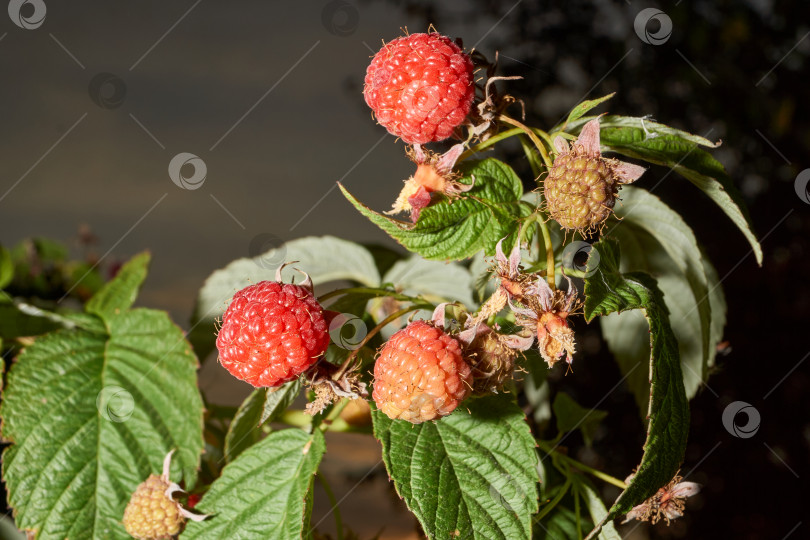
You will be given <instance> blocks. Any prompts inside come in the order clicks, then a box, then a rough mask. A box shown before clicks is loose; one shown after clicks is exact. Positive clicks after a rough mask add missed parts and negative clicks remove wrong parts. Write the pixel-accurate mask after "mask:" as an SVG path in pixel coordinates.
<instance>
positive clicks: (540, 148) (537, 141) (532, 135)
mask: <svg viewBox="0 0 810 540" xmlns="http://www.w3.org/2000/svg"><path fill="white" fill-rule="evenodd" d="M498 120H500V121H501V122H504V123H506V124H511V125H513V126H515V127H518V128H520V129H521V130H523V132H524V133H525V134H526V135H528V136H529V138H530V139H531V140H532V142H533V143H534V145H535V146H536V147H537V151H538V152H540V156H541V157H542V158H543V163H545V164H546V166H547V167H551V158H550V157H549V155H548V149H546V145H545V144H543V141H541V140H540V138H539V137H538V136H537V133H535V131H534V130H533V129H532V128H530V127H528V126H527V125H525V124H523V123H521V122H518V121H517V120H515V119H514V118H510V117H509V116H506V115H503V114H501V115H499V116H498ZM544 133H545V132H544ZM547 136H548V135H545V136H544V138H545V137H547Z"/></svg>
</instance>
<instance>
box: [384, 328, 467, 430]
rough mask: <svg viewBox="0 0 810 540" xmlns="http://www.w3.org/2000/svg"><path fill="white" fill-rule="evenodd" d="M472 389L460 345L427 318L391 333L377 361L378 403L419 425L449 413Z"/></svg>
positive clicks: (390, 413)
mask: <svg viewBox="0 0 810 540" xmlns="http://www.w3.org/2000/svg"><path fill="white" fill-rule="evenodd" d="M471 388H472V373H471V369H470V366H469V365H468V364H467V362H466V361H465V360H464V358H463V356H462V351H461V344H460V343H459V342H458V340H456V339H455V338H453V337H451V336H449V335H447V334H446V333H445V332H444V331H443V330H441V329H439V328H436V327H435V326H433V325H431V324H428V323H426V322H424V321H414V322H412V323H411V324H409V325H408V326H407V327H406V328H404V329H402V330H400V331H399V332H397V333H395V334H394V335H393V336H391V339H389V340H388V342H387V343H386V344H385V345H384V346H383V348H382V350H381V351H380V356H379V358H377V362H376V364H375V365H374V392H373V394H372V396H373V398H374V402H375V403H376V404H377V408H378V409H380V410H381V411H382V412H383V413H385V414H386V415H387V416H388V417H389V418H392V419H395V420H396V419H400V420H407V421H408V422H412V423H414V424H419V423H421V422H426V421H428V420H436V419H438V418H441V417H442V416H446V415H448V414H450V413H451V412H453V411H454V410H455V409H456V407H458V405H459V403H461V402H462V401H463V400H464V399H466V398H467V396H469V394H470V390H471Z"/></svg>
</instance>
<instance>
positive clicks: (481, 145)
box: [458, 128, 523, 161]
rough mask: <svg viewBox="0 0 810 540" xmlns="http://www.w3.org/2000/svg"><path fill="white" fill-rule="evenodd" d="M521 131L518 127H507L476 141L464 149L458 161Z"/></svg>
mask: <svg viewBox="0 0 810 540" xmlns="http://www.w3.org/2000/svg"><path fill="white" fill-rule="evenodd" d="M521 133H523V130H522V129H520V128H513V129H507V130H506V131H502V132H500V133H498V134H497V135H493V136H492V137H490V138H489V139H487V140H485V141H484V142H481V143H478V144H476V145H475V146H473V147H472V148H468V149H467V150H465V151H464V152H463V153H462V154H461V155H460V156H459V157H458V161H463V160H465V159H467V158H468V157H470V156H472V155H473V154H476V153H478V152H480V151H481V150H485V149H487V148H489V147H490V146H493V145H494V144H495V143H498V142H500V141H502V140H504V139H508V138H509V137H514V136H515V135H520V134H521Z"/></svg>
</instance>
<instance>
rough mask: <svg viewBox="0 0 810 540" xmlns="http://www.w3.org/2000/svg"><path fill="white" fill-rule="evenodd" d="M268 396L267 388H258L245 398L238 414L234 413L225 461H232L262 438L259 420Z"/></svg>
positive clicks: (227, 439)
mask: <svg viewBox="0 0 810 540" xmlns="http://www.w3.org/2000/svg"><path fill="white" fill-rule="evenodd" d="M266 396H267V389H266V388H257V389H255V390H254V391H253V392H251V393H250V395H248V397H246V398H245V400H244V401H243V402H242V404H241V405H239V408H238V409H237V410H236V414H235V415H233V420H231V423H230V425H229V426H228V433H226V434H225V449H224V452H223V453H224V456H225V461H227V462H228V463H230V462H231V461H233V460H234V459H236V458H237V457H239V454H241V453H242V452H244V451H245V450H246V449H248V448H250V447H251V446H253V445H254V444H256V443H257V442H259V440H260V439H261V438H262V432H261V430H260V429H258V427H259V421H260V420H261V417H262V411H263V410H264V398H265V397H266Z"/></svg>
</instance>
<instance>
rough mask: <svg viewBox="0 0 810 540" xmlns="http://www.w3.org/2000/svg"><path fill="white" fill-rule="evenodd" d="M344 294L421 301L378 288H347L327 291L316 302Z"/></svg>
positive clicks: (401, 300)
mask: <svg viewBox="0 0 810 540" xmlns="http://www.w3.org/2000/svg"><path fill="white" fill-rule="evenodd" d="M344 294H369V295H372V296H374V297H377V298H379V297H382V296H388V297H391V298H393V299H394V300H399V301H400V302H422V300H420V299H419V298H414V297H413V296H408V295H407V294H400V293H398V292H396V291H392V290H390V289H382V288H379V287H348V288H345V289H335V290H334V291H329V292H328V293H324V294H322V295H321V296H319V297H318V302H320V303H323V302H324V301H325V300H329V299H330V298H334V297H335V296H340V295H344Z"/></svg>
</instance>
